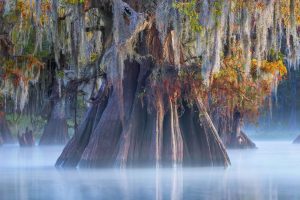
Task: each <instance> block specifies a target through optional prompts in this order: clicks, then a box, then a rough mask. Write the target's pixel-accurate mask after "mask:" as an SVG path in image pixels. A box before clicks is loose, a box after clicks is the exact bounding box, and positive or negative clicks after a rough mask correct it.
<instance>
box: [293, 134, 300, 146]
mask: <svg viewBox="0 0 300 200" xmlns="http://www.w3.org/2000/svg"><path fill="white" fill-rule="evenodd" d="M293 143H294V144H300V135H299V136H298V137H297V138H296V139H295V140H294V142H293Z"/></svg>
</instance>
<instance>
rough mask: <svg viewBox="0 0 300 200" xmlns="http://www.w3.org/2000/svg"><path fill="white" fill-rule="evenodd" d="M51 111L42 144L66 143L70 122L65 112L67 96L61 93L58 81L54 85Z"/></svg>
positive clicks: (41, 140)
mask: <svg viewBox="0 0 300 200" xmlns="http://www.w3.org/2000/svg"><path fill="white" fill-rule="evenodd" d="M50 101H51V102H50V103H51V107H52V109H51V113H50V115H49V118H48V121H47V124H46V125H45V127H44V131H43V134H42V137H41V139H40V142H39V144H40V145H56V144H66V143H67V141H68V140H69V136H68V124H67V118H66V114H65V98H64V95H61V96H60V94H59V85H58V83H57V82H56V83H55V84H54V86H53V90H52V95H51V97H50Z"/></svg>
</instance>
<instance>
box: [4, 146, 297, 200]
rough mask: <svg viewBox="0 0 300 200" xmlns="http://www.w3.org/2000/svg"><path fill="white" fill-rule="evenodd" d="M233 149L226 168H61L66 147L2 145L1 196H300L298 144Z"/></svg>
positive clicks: (237, 199)
mask: <svg viewBox="0 0 300 200" xmlns="http://www.w3.org/2000/svg"><path fill="white" fill-rule="evenodd" d="M256 144H257V146H258V149H255V150H229V156H230V158H231V162H232V165H231V166H230V167H229V168H227V169H224V168H188V169H185V168H184V169H160V170H155V169H129V170H116V169H110V170H108V169H102V170H101V169H99V170H82V169H80V170H58V169H55V167H54V163H55V160H56V159H57V157H58V155H59V154H60V152H61V151H62V148H63V147H57V146H56V147H33V148H19V146H17V145H8V146H7V145H6V146H2V147H0V199H3V200H4V199H5V200H10V199H12V200H15V199H17V200H27V199H30V200H31V199H36V200H43V199H56V200H57V199H64V200H65V199H72V200H80V199H86V200H90V199H128V200H131V199H142V200H146V199H207V200H212V199H224V200H227V199H229V200H242V199H288V200H292V199H300V145H294V144H292V143H291V142H290V141H276V142H256Z"/></svg>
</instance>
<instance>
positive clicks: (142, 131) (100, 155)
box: [56, 59, 230, 168]
mask: <svg viewBox="0 0 300 200" xmlns="http://www.w3.org/2000/svg"><path fill="white" fill-rule="evenodd" d="M155 67H156V66H155V65H154V63H153V62H152V60H151V59H144V60H143V61H139V62H137V61H129V60H126V61H125V63H124V77H123V79H122V82H121V83H117V84H116V83H115V84H110V83H108V81H107V80H104V81H103V83H102V86H101V88H100V90H99V92H98V96H97V97H96V98H95V100H94V102H93V105H92V106H91V107H90V108H89V110H88V112H87V114H86V116H85V119H84V120H83V122H82V124H81V125H80V127H79V129H78V131H77V133H76V134H75V135H74V137H73V138H72V139H71V140H70V141H69V143H68V144H67V146H66V147H65V149H64V151H63V152H62V154H61V156H60V157H59V159H58V160H57V162H56V166H57V167H77V166H79V167H87V168H93V167H112V166H115V167H138V166H174V165H184V166H227V165H229V163H230V161H229V158H228V156H227V153H226V150H225V148H224V146H223V144H222V141H221V139H220V138H219V136H218V134H217V131H216V129H215V127H214V125H213V123H212V121H211V119H210V117H209V115H208V114H207V112H206V110H205V106H204V105H203V104H202V101H201V98H198V97H197V98H196V97H195V98H194V101H193V102H194V103H193V105H192V106H191V107H189V106H187V104H184V110H185V112H184V113H183V115H181V114H179V104H178V101H177V100H176V99H172V98H171V94H170V92H168V91H167V90H164V89H163V86H161V85H162V84H161V83H159V84H157V85H156V86H153V85H152V83H153V80H151V79H152V76H151V74H152V72H153V69H154V68H155ZM166 71H168V70H166ZM169 71H170V73H172V76H173V75H174V74H175V75H176V73H178V72H177V71H176V70H175V68H174V67H173V68H171V69H169ZM144 91H148V92H147V94H145V93H144Z"/></svg>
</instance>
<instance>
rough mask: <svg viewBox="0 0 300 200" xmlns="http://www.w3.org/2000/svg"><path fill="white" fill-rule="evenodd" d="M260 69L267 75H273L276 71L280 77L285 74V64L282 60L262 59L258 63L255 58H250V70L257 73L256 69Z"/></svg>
mask: <svg viewBox="0 0 300 200" xmlns="http://www.w3.org/2000/svg"><path fill="white" fill-rule="evenodd" d="M258 68H259V69H260V71H261V72H263V73H265V74H269V75H273V76H275V75H276V74H277V73H279V76H280V78H281V77H283V76H284V75H286V74H287V69H286V66H285V65H284V63H283V61H282V60H281V59H280V60H276V61H267V60H263V61H260V66H259V63H258V61H257V60H256V59H252V62H251V72H252V73H257V69H258ZM252 75H254V74H252Z"/></svg>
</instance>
